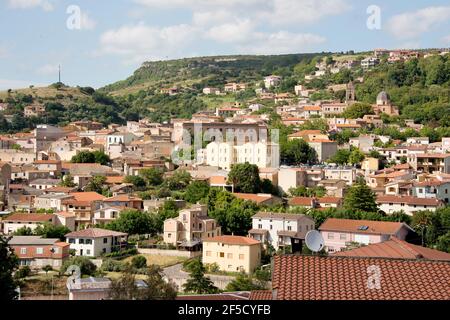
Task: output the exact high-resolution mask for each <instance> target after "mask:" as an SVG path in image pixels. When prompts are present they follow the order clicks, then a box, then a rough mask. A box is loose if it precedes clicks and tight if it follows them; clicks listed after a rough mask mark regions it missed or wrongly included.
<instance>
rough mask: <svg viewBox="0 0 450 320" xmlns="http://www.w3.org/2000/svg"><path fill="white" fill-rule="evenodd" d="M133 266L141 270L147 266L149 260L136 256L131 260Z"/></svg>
mask: <svg viewBox="0 0 450 320" xmlns="http://www.w3.org/2000/svg"><path fill="white" fill-rule="evenodd" d="M131 266H132V267H134V268H136V269H141V268H144V267H146V266H147V259H146V258H145V257H144V256H141V255H139V256H134V257H133V259H131Z"/></svg>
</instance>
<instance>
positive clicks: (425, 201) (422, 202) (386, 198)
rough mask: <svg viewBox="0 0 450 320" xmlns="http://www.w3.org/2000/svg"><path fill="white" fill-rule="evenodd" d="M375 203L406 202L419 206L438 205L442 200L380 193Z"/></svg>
mask: <svg viewBox="0 0 450 320" xmlns="http://www.w3.org/2000/svg"><path fill="white" fill-rule="evenodd" d="M377 203H406V204H409V205H419V206H438V205H440V204H441V203H442V201H441V200H439V199H434V198H418V197H413V196H390V195H383V196H381V195H380V196H378V197H377Z"/></svg>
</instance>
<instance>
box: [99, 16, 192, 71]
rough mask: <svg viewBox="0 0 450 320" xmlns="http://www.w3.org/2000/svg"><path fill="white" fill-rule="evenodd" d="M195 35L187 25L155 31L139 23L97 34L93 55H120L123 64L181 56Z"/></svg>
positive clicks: (156, 29) (155, 28) (157, 28)
mask: <svg viewBox="0 0 450 320" xmlns="http://www.w3.org/2000/svg"><path fill="white" fill-rule="evenodd" d="M195 32H196V31H195V29H194V28H192V27H191V26H189V25H176V26H169V27H164V28H159V27H152V26H148V25H146V24H144V23H140V24H137V25H128V26H123V27H121V28H119V29H116V30H109V31H107V32H105V33H103V34H102V35H101V38H100V49H99V50H98V52H97V54H100V55H101V54H113V55H119V56H123V57H124V58H125V61H126V62H127V63H141V62H143V61H145V60H148V59H151V60H155V59H164V58H165V57H167V56H169V57H171V58H173V57H181V56H183V50H182V49H183V48H185V47H186V46H187V45H189V44H190V43H191V41H192V40H193V34H194V33H195ZM184 54H185V53H184Z"/></svg>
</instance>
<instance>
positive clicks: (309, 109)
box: [303, 106, 322, 111]
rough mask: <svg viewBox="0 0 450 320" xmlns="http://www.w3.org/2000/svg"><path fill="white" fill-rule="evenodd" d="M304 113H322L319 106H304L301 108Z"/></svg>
mask: <svg viewBox="0 0 450 320" xmlns="http://www.w3.org/2000/svg"><path fill="white" fill-rule="evenodd" d="M303 110H304V111H322V107H321V106H305V107H304V108H303Z"/></svg>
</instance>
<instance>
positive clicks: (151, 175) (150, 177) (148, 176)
mask: <svg viewBox="0 0 450 320" xmlns="http://www.w3.org/2000/svg"><path fill="white" fill-rule="evenodd" d="M139 175H140V176H141V177H142V178H144V180H145V181H146V182H147V185H149V186H159V185H161V184H162V183H163V175H164V171H163V170H162V169H160V168H149V169H143V170H140V171H139Z"/></svg>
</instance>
